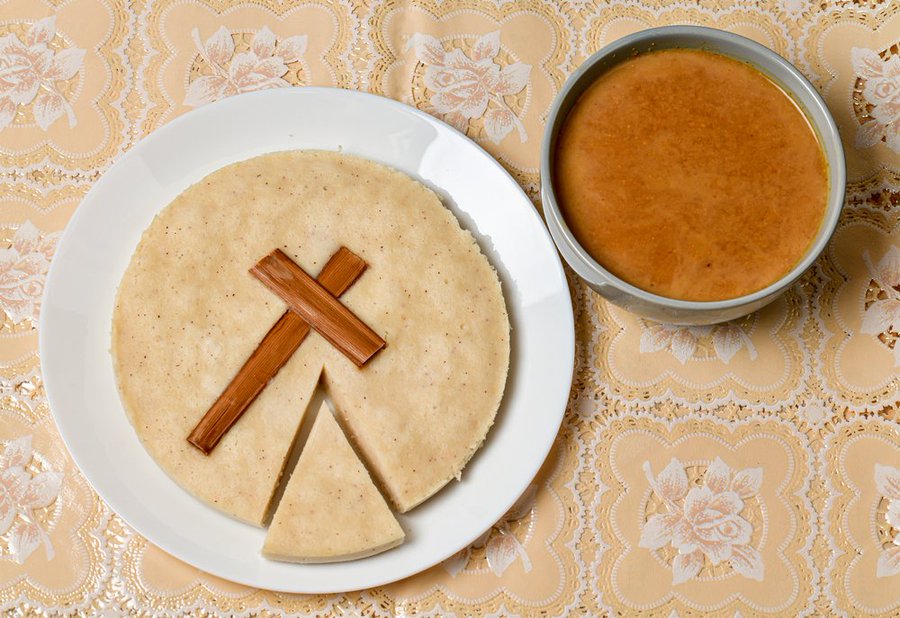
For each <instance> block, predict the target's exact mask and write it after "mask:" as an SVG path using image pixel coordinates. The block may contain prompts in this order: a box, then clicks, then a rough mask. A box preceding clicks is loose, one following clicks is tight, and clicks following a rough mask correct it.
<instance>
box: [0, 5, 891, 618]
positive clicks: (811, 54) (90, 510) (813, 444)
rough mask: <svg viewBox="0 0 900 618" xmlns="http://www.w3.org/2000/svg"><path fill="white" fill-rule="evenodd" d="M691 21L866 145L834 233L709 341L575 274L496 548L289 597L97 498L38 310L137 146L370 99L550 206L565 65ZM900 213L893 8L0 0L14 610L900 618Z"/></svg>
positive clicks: (1, 551)
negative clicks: (79, 229) (782, 284)
mask: <svg viewBox="0 0 900 618" xmlns="http://www.w3.org/2000/svg"><path fill="white" fill-rule="evenodd" d="M676 23H690V24H702V25H708V26H714V27H717V28H723V29H725V30H730V31H733V32H737V33H740V34H743V35H745V36H748V37H750V38H752V39H755V40H757V41H759V42H761V43H763V44H764V45H767V46H768V47H770V48H772V49H773V50H775V51H776V52H778V53H779V54H781V55H782V56H784V57H786V58H788V59H789V60H790V61H792V62H793V63H794V64H796V65H797V66H798V67H799V68H800V70H801V71H803V72H804V73H805V74H806V75H807V76H809V78H810V79H811V80H812V82H813V83H814V84H815V85H816V87H817V88H818V89H819V90H820V92H821V93H822V94H823V96H824V97H825V99H826V101H827V102H828V104H829V106H830V108H831V110H832V112H833V113H834V116H835V118H836V120H837V122H838V125H839V127H840V131H841V135H842V138H843V140H844V147H845V149H846V156H847V164H848V173H849V186H848V188H847V197H846V208H845V211H844V213H843V216H842V218H841V222H840V226H839V228H838V230H837V233H836V234H835V235H834V239H833V241H832V242H831V244H830V245H829V247H828V249H827V251H826V253H825V254H824V255H823V257H822V258H821V259H820V260H819V261H818V262H817V263H816V265H815V268H814V269H813V270H812V271H811V272H810V273H808V274H807V276H805V277H804V278H803V279H802V281H801V282H800V283H799V284H798V285H796V286H795V287H794V288H793V289H792V290H791V291H790V292H788V293H787V294H785V295H784V296H783V297H781V298H780V299H778V300H777V301H776V302H774V303H773V304H772V305H770V306H769V307H767V308H766V309H764V310H762V311H760V312H759V313H757V314H754V315H751V316H749V317H747V318H745V319H743V320H740V321H737V322H733V323H729V324H725V325H721V326H714V327H711V328H710V327H704V328H683V327H672V326H666V325H656V324H651V323H647V322H645V321H642V320H640V319H638V318H636V317H635V316H633V315H630V314H629V313H627V312H625V311H623V310H621V309H619V308H617V307H615V306H612V305H610V304H608V303H606V302H604V301H603V300H601V299H600V298H599V297H598V296H596V295H595V294H593V293H591V292H590V291H589V290H587V289H586V288H585V286H584V285H582V284H581V283H580V282H579V281H578V280H577V279H575V278H574V277H570V283H571V286H572V290H573V299H574V305H575V311H576V324H577V360H576V363H577V364H576V372H575V384H574V387H573V389H572V392H571V396H570V399H569V403H568V408H567V412H566V416H565V421H564V423H563V427H562V430H561V432H560V434H559V437H558V439H557V441H556V446H555V448H554V449H553V451H552V453H551V455H550V457H549V459H548V460H547V462H546V464H545V465H544V467H543V470H542V471H541V473H540V474H539V476H538V477H537V478H536V479H535V481H534V484H533V485H532V486H531V487H530V488H529V490H528V492H527V493H526V494H525V495H524V496H523V497H522V499H521V500H520V501H519V503H518V504H517V505H516V507H515V508H514V509H513V510H512V511H511V512H510V513H509V514H508V515H507V516H506V517H505V518H504V519H503V520H502V521H500V522H498V523H497V524H496V525H495V526H494V527H493V528H492V529H491V530H490V531H489V532H488V533H487V534H486V535H485V536H484V537H483V538H482V539H480V540H479V542H477V543H476V544H475V545H474V546H472V547H470V548H468V549H466V550H464V551H463V552H461V553H460V554H458V555H456V556H454V557H452V558H451V559H449V560H447V561H446V562H445V563H443V564H441V565H438V566H436V567H434V568H432V569H430V570H429V571H426V572H425V573H422V574H420V575H417V576H415V577H412V578H410V579H408V580H405V581H402V582H399V583H396V584H393V585H390V586H386V587H383V588H378V589H374V590H366V591H361V592H354V593H349V594H341V595H331V596H299V595H286V594H278V593H273V592H267V591H263V590H254V589H249V588H246V587H243V586H239V585H235V584H232V583H229V582H226V581H222V580H220V579H217V578H215V577H212V576H209V575H207V574H205V573H202V572H200V571H198V570H196V569H194V568H192V567H190V566H188V565H186V564H183V563H181V562H179V561H178V560H176V559H174V558H172V557H170V556H168V555H166V554H164V553H163V552H161V551H160V550H159V549H157V548H155V547H154V546H153V545H151V544H150V543H148V542H147V541H146V540H145V539H143V538H141V537H140V536H139V535H137V534H136V533H135V532H134V531H133V530H131V529H130V528H129V527H128V525H127V524H126V523H125V522H123V521H122V520H121V519H120V518H118V517H117V516H116V515H115V514H113V513H112V512H110V510H109V508H108V507H107V506H105V505H104V503H103V502H102V501H101V500H100V499H99V498H98V497H97V495H96V494H95V493H94V492H93V491H92V489H91V487H90V486H89V485H88V483H87V482H86V480H85V479H84V478H83V477H82V476H81V474H80V473H79V472H78V470H77V469H76V468H75V467H74V465H73V463H72V461H71V459H70V458H69V455H68V454H67V451H66V449H65V446H64V445H63V443H62V441H61V440H60V437H59V435H58V433H57V431H56V428H55V426H54V424H53V420H52V417H51V415H50V411H49V409H48V406H47V401H46V396H45V393H44V388H43V384H42V380H41V370H40V359H39V358H38V354H37V331H36V327H37V318H38V314H39V311H40V297H41V292H42V288H43V283H44V278H45V275H46V272H47V268H48V265H49V262H50V260H51V259H52V257H53V251H54V246H55V243H56V241H57V240H58V238H59V234H60V231H61V230H62V229H63V228H64V227H65V225H66V222H67V220H68V219H69V217H71V215H72V213H73V212H74V211H75V209H76V208H77V206H78V203H79V201H80V200H81V198H82V197H83V196H84V195H85V193H86V192H87V190H88V189H89V188H90V187H91V185H92V183H93V182H95V181H96V179H97V178H98V177H99V176H100V175H101V174H102V173H103V172H104V170H106V169H108V168H109V166H110V165H112V163H113V162H115V161H116V159H117V158H118V157H119V156H120V155H121V154H122V153H123V152H124V151H126V150H127V149H128V148H129V147H130V146H131V145H132V144H134V143H135V141H136V140H138V139H140V138H141V137H143V136H144V135H147V134H148V133H150V132H151V131H153V130H154V129H156V128H157V127H160V126H162V125H163V124H165V123H166V122H168V121H169V120H171V119H172V118H174V117H176V116H178V115H179V114H182V113H185V112H187V111H189V110H191V109H192V108H195V107H198V106H201V105H204V104H206V103H208V102H211V101H214V100H217V99H220V98H222V97H227V96H230V95H233V94H235V93H239V92H246V91H249V90H257V89H261V88H276V87H292V86H300V87H302V86H305V85H324V86H337V87H341V88H352V89H360V90H366V91H370V92H374V93H378V94H382V95H385V96H389V97H392V98H395V99H398V100H400V101H404V102H406V103H409V104H411V105H415V106H417V107H419V108H421V109H424V110H427V111H428V112H429V113H432V114H434V115H436V116H438V117H440V118H442V119H444V120H446V121H447V122H449V123H451V124H452V125H454V126H456V127H458V128H459V129H460V130H462V131H465V132H466V133H468V135H469V136H470V137H471V138H472V139H474V140H476V141H477V142H478V143H479V144H481V145H483V146H484V147H485V148H487V149H488V150H489V151H490V152H491V153H492V154H493V155H494V156H496V157H497V158H498V159H499V160H500V161H501V162H502V163H503V165H504V166H506V168H507V169H508V170H509V171H510V172H511V173H512V174H513V176H514V177H515V178H516V179H517V180H518V181H519V182H520V183H521V184H522V186H523V187H524V188H525V190H526V191H527V192H528V193H529V195H530V196H531V197H532V198H533V199H534V200H535V201H536V203H538V185H539V177H538V153H539V147H540V141H541V130H542V126H543V124H544V121H545V119H546V115H547V112H548V109H549V106H550V104H551V102H552V100H553V97H554V95H555V94H556V92H557V91H558V90H559V88H560V86H561V84H562V83H563V81H564V80H565V78H566V76H567V75H568V74H569V73H571V72H572V71H573V70H574V68H575V67H576V66H577V65H578V64H579V63H580V62H581V61H582V60H583V59H584V58H585V57H586V56H587V55H589V54H590V53H591V52H593V51H595V50H597V49H599V48H600V47H602V46H603V45H605V44H606V43H608V42H610V41H612V40H615V39H616V38H618V37H621V36H623V35H625V34H628V33H631V32H634V31H637V30H641V29H643V28H648V27H651V26H659V25H665V24H676ZM735 96H740V93H735ZM538 206H540V204H539V203H538ZM898 223H900V3H898V2H896V1H893V2H892V1H891V0H839V1H831V0H823V1H821V2H819V1H817V2H812V1H811V0H752V1H751V0H722V1H717V0H696V1H685V2H678V3H670V2H663V1H661V0H646V1H637V0H630V1H626V2H612V3H609V4H607V3H603V2H598V1H595V0H584V1H580V2H568V3H561V2H556V1H554V0H509V1H503V0H497V1H487V0H459V1H454V0H445V1H443V2H441V1H439V0H408V1H404V0H386V1H381V0H339V1H326V0H244V1H243V2H240V3H230V2H225V1H224V0H130V1H129V2H126V1H125V0H2V1H0V309H2V325H0V605H2V606H3V607H4V608H7V609H9V610H10V611H11V613H13V614H14V615H15V614H26V615H30V614H53V615H55V614H66V613H74V614H84V615H103V616H118V615H125V614H134V615H144V614H157V615H169V614H178V613H181V612H190V613H192V614H200V615H215V616H219V615H222V616H225V615H234V614H240V615H245V614H255V613H262V614H264V615H283V614H289V613H291V614H292V613H299V614H326V615H329V614H333V615H358V614H362V615H379V616H387V615H412V614H421V615H434V616H443V615H459V616H465V615H479V616H489V615H490V616H494V615H544V616H557V615H566V614H571V615H604V614H612V615H616V614H621V615H633V616H643V615H645V616H660V617H675V616H682V617H683V616H688V615H696V614H697V613H698V612H709V613H710V614H711V615H720V616H728V617H732V616H745V617H746V616H752V615H784V616H795V615H808V614H816V615H872V616H897V615H900V430H898V416H900V414H898V401H900V378H898V368H900V343H898V339H900V229H898Z"/></svg>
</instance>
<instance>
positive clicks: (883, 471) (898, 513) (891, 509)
mask: <svg viewBox="0 0 900 618" xmlns="http://www.w3.org/2000/svg"><path fill="white" fill-rule="evenodd" d="M875 487H876V488H877V489H878V493H879V494H881V495H882V496H884V498H885V499H886V500H887V501H888V508H887V512H886V513H885V514H884V518H885V521H886V522H887V524H888V526H890V535H891V537H892V538H891V545H889V546H888V547H887V548H885V549H884V551H883V552H882V553H881V556H879V557H878V566H877V567H876V571H875V576H876V577H890V576H891V575H896V574H898V573H900V468H893V467H891V466H883V465H881V464H875Z"/></svg>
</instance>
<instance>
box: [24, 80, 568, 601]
mask: <svg viewBox="0 0 900 618" xmlns="http://www.w3.org/2000/svg"><path fill="white" fill-rule="evenodd" d="M308 148H315V149H324V150H341V151H343V152H347V153H351V154H356V155H360V156H363V157H366V158H369V159H372V160H375V161H379V162H381V163H384V164H387V165H389V166H392V167H394V168H396V169H399V170H401V171H403V172H405V173H407V174H409V175H410V176H412V177H414V178H417V179H419V180H420V181H422V182H424V183H425V184H427V185H428V186H430V187H431V188H432V189H434V190H435V191H436V192H437V193H438V194H439V195H440V196H441V198H442V199H443V201H444V203H445V204H446V205H447V206H448V207H450V208H451V209H452V210H453V211H454V212H455V213H456V215H457V216H458V217H459V219H460V221H461V222H462V224H463V226H464V227H466V228H468V229H469V230H471V231H472V232H473V233H474V234H475V236H476V237H477V238H478V240H479V242H480V244H481V247H482V249H483V250H484V251H485V252H486V253H487V255H488V257H489V258H490V260H491V263H493V264H494V266H495V267H496V268H497V269H498V271H499V272H500V276H501V279H502V283H503V290H504V293H505V296H506V301H507V305H508V307H509V310H510V316H511V319H512V327H513V330H512V332H513V337H512V359H511V373H510V378H509V382H508V384H507V387H506V394H505V396H504V400H503V405H502V407H501V409H500V412H499V414H498V416H497V422H496V424H495V425H494V427H493V428H492V429H491V431H490V434H489V435H488V439H487V442H486V443H485V445H484V447H483V448H482V449H481V450H480V451H479V452H478V453H477V455H476V456H475V458H474V459H473V460H472V462H471V463H470V464H469V465H468V466H467V467H466V469H465V471H464V474H463V478H462V481H461V482H458V483H457V482H451V483H450V484H449V485H448V486H447V487H445V488H444V490H442V491H441V492H440V493H439V494H438V495H436V496H435V497H434V498H432V499H431V500H429V501H428V502H426V503H425V504H424V505H422V506H420V507H419V508H417V509H415V510H414V511H413V512H412V513H410V514H408V515H406V516H403V517H402V518H401V522H402V525H403V527H404V529H405V530H406V531H407V541H406V543H404V544H403V545H401V546H400V547H398V548H396V549H392V550H390V551H388V552H385V553H383V554H379V555H377V556H372V557H370V558H365V559H362V560H356V561H353V562H344V563H335V564H324V565H296V564H288V563H281V562H274V561H269V560H265V559H263V558H262V557H261V556H260V553H259V550H260V548H261V547H262V543H263V537H264V535H265V531H264V530H261V529H258V528H255V527H253V526H249V525H246V524H243V523H240V522H238V521H236V520H234V519H231V518H230V517H228V516H226V515H223V514H221V513H219V512H218V511H216V510H214V509H212V508H210V507H208V506H206V505H205V504H203V503H201V502H200V501H198V500H196V499H195V498H193V497H192V496H190V495H189V494H188V493H186V492H185V491H183V490H182V489H180V488H179V487H178V486H177V485H176V484H175V482H174V481H172V480H171V479H170V478H169V477H168V476H167V475H166V474H165V473H164V472H163V471H162V470H161V469H160V468H159V467H158V466H157V465H156V463H154V461H153V459H152V458H151V457H150V456H149V455H148V454H147V452H146V451H145V450H144V448H143V447H142V446H141V444H140V442H139V441H138V437H137V435H136V434H135V432H134V430H133V429H132V428H131V425H130V424H129V423H128V420H127V419H126V416H125V412H124V410H123V409H122V404H121V402H120V400H119V395H118V391H117V389H116V383H115V377H114V374H113V366H112V361H111V358H110V355H109V352H108V350H109V348H110V324H111V320H112V310H113V302H114V295H115V292H116V288H117V286H118V283H119V280H120V279H121V277H122V274H123V273H124V271H125V268H126V266H127V265H128V261H129V259H130V257H131V254H132V252H133V251H134V249H135V247H136V246H137V243H138V240H139V239H140V236H141V234H142V232H143V231H144V229H146V227H147V226H148V225H149V224H150V222H151V220H152V219H153V217H154V215H155V214H156V213H157V212H158V211H159V210H160V209H161V208H163V207H164V206H165V205H167V204H168V203H169V202H170V201H171V200H172V199H173V198H175V196H177V195H178V194H179V193H181V192H182V191H183V190H184V189H186V188H187V187H188V186H189V185H191V184H193V183H194V182H196V181H198V180H200V179H201V178H202V177H203V176H206V175H207V174H209V173H210V172H212V171H214V170H216V169H218V168H220V167H222V166H224V165H227V164H229V163H232V162H234V161H240V160H243V159H247V158H250V157H253V156H256V155H259V154H262V153H265V152H271V151H277V150H289V149H308ZM236 240H238V242H239V239H236ZM40 351H41V361H42V364H43V373H44V380H45V383H46V388H47V396H48V398H49V400H50V407H51V409H52V410H53V414H54V416H55V418H56V423H57V425H58V426H59V430H60V433H61V434H62V437H63V439H64V440H65V442H66V445H67V446H68V448H69V451H70V452H71V453H72V457H73V458H74V459H75V462H76V463H77V464H78V467H79V468H81V471H82V472H83V473H84V475H85V476H86V477H87V478H88V480H89V481H90V482H91V484H92V485H93V486H94V489H96V490H97V493H99V494H100V496H102V497H103V499H104V500H105V501H106V502H107V503H108V504H109V505H110V507H112V508H113V510H115V511H116V512H117V513H118V514H119V515H121V516H122V518H123V519H125V520H126V521H127V522H128V523H129V524H131V525H132V526H133V527H134V528H135V529H136V530H137V531H138V532H140V533H141V534H142V535H143V536H145V537H146V538H147V539H149V540H150V541H151V542H153V543H155V544H156V545H158V546H159V547H161V548H162V549H163V550H165V551H167V552H169V553H170V554H173V555H174V556H177V557H178V558H180V559H182V560H184V561H185V562H188V563H190V564H192V565H194V566H196V567H197V568H200V569H202V570H204V571H207V572H209V573H212V574H214V575H217V576H219V577H222V578H225V579H229V580H232V581H235V582H240V583H242V584H246V585H250V586H257V587H261V588H269V589H274V590H282V591H288V592H336V591H344V590H355V589H360V588H367V587H371V586H377V585H381V584H385V583H388V582H391V581H395V580H398V579H401V578H403V577H407V576H409V575H412V574H414V573H417V572H419V571H422V570H424V569H426V568H428V567H430V566H432V565H434V564H436V563H437V562H440V561H441V560H443V559H445V558H447V557H448V556H450V555H452V554H453V553H454V552H456V551H458V550H460V549H462V548H463V547H465V546H466V545H468V544H469V543H471V542H472V541H473V540H474V539H476V538H477V537H478V536H479V535H480V534H481V533H482V532H484V531H485V530H487V529H488V528H489V527H490V526H491V525H492V524H493V523H494V522H495V521H496V520H497V519H499V518H500V517H501V516H502V515H503V514H504V513H505V512H506V510H507V509H508V508H509V507H510V506H511V505H512V504H513V502H514V501H515V500H516V498H517V497H518V496H519V495H520V494H521V493H522V492H523V491H524V490H525V488H526V487H527V486H528V483H529V482H530V481H531V480H532V478H533V477H534V475H535V474H536V473H537V471H538V468H539V467H540V466H541V463H542V462H543V461H544V458H545V457H546V455H547V453H548V451H549V449H550V446H551V445H552V443H553V440H554V438H555V436H556V434H557V432H558V430H559V426H560V422H561V420H562V416H563V411H564V408H565V405H566V400H567V397H568V393H569V388H570V385H571V381H572V367H573V359H574V327H573V317H572V306H571V303H570V300H569V291H568V288H567V285H566V280H565V277H564V276H563V271H562V266H561V264H560V261H559V258H558V257H557V254H556V249H555V247H554V246H553V243H552V242H551V240H550V236H549V235H548V234H547V230H546V228H545V227H544V225H543V223H542V222H541V219H540V217H539V216H538V214H537V212H536V211H535V209H534V207H533V206H532V204H531V202H530V201H529V200H528V198H527V197H526V196H525V194H524V193H523V192H522V190H521V189H520V188H519V186H518V185H517V184H516V182H515V181H514V180H513V179H512V178H511V177H510V176H509V174H507V173H506V172H505V171H504V170H503V168H502V167H501V166H500V165H499V164H498V163H497V162H496V161H495V160H494V159H493V158H492V157H491V156H490V155H488V154H487V153H486V152H484V151H483V150H482V149H481V148H479V147H478V146H477V145H476V144H475V143H474V142H472V141H470V140H469V139H468V138H466V137H465V136H463V135H462V134H460V133H458V132H457V131H455V130H454V129H451V128H450V127H449V126H447V125H445V124H443V123H442V122H439V121H437V120H435V119H434V118H432V117H431V116H428V115H426V114H424V113H422V112H419V111H417V110H415V109H413V108H411V107H408V106H405V105H402V104H400V103H397V102H394V101H391V100H388V99H384V98H381V97H376V96H372V95H367V94H363V93H359V92H350V91H345V90H336V89H330V88H297V89H292V88H285V89H278V90H268V91H264V92H258V93H253V94H247V95H241V96H237V97H232V98H229V99H226V100H224V101H221V102H219V103H214V104H212V105H209V106H205V107H202V108H200V109H198V110H196V111H194V112H191V113H189V114H187V115H185V116H183V117H180V118H178V119H176V120H174V121H173V122H171V123H170V124H168V125H166V126H164V127H162V128H161V129H159V130H158V131H155V132H154V133H153V134H152V135H150V136H149V137H147V138H146V139H144V140H142V141H141V142H140V143H138V144H136V145H135V146H134V147H133V148H132V149H131V150H130V151H129V152H128V153H127V154H125V155H124V156H123V157H122V158H121V159H120V160H119V161H118V162H117V163H116V164H115V165H113V166H112V167H111V168H110V169H109V171H107V172H106V173H105V174H104V175H103V177H102V178H101V179H100V180H99V181H98V182H97V184H96V185H95V186H94V188H93V189H92V190H91V192H90V193H89V194H88V195H87V197H85V199H84V202H83V203H82V204H81V206H79V208H78V210H77V211H76V213H75V215H74V216H73V217H72V220H71V222H70V223H69V225H68V227H67V229H66V231H65V234H64V235H63V237H62V240H61V241H60V243H59V247H58V248H57V250H56V257H55V259H54V260H53V264H52V267H51V269H50V273H49V275H48V277H47V287H46V291H45V294H44V300H43V309H42V311H41V323H40ZM160 387H161V388H164V387H165V385H160Z"/></svg>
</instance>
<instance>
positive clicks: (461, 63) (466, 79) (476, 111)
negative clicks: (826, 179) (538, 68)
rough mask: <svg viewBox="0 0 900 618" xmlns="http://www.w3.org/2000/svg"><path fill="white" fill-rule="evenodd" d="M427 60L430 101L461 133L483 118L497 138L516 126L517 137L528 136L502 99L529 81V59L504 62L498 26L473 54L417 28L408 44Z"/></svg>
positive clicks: (489, 132) (493, 138) (486, 128)
mask: <svg viewBox="0 0 900 618" xmlns="http://www.w3.org/2000/svg"><path fill="white" fill-rule="evenodd" d="M409 48H412V49H413V51H414V53H415V55H416V59H417V60H418V61H419V62H421V63H422V64H424V65H425V66H426V68H425V87H426V88H427V89H428V90H430V91H431V92H432V93H433V94H432V95H431V99H430V103H431V105H432V106H433V108H434V110H433V111H434V112H435V115H438V116H439V117H440V118H441V119H442V120H444V121H445V122H447V123H448V124H451V125H453V126H454V127H456V128H457V129H459V130H460V131H462V132H463V133H465V132H466V131H467V130H468V128H469V121H471V120H474V119H476V118H482V117H483V118H484V131H485V133H486V134H487V137H488V139H490V140H491V141H492V142H494V143H495V144H499V143H500V142H501V141H503V138H505V137H506V136H507V135H508V134H509V133H510V132H511V131H512V130H513V128H515V129H516V130H517V131H518V133H519V139H520V140H521V141H522V142H523V143H524V142H526V141H527V140H528V135H527V133H526V131H525V126H524V125H523V124H522V121H521V120H520V119H519V117H518V116H517V115H516V114H515V113H514V112H513V110H512V109H510V107H509V106H508V105H507V104H506V102H505V101H504V100H503V97H505V96H510V95H515V94H518V93H519V92H521V91H522V90H523V89H524V88H525V87H526V86H527V84H528V78H529V76H530V75H531V65H528V64H524V63H521V62H514V63H511V64H508V65H506V66H505V67H502V68H501V67H500V65H498V64H497V62H496V59H497V55H498V54H499V53H500V32H499V31H496V32H491V33H489V34H486V35H484V36H483V37H481V38H480V39H478V40H477V41H476V42H475V44H474V45H473V46H472V50H471V52H470V54H469V55H466V53H465V52H463V50H462V49H459V48H454V49H451V50H450V51H446V50H445V49H444V46H443V44H441V42H440V41H438V40H437V39H436V38H435V37H433V36H431V35H429V34H421V33H416V34H414V35H413V36H412V37H411V38H410V39H409V43H408V44H407V49H409Z"/></svg>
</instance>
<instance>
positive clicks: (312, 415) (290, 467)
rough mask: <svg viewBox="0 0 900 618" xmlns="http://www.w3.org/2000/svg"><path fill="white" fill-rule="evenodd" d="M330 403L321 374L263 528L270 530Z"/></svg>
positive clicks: (272, 498) (287, 458) (290, 450)
mask: <svg viewBox="0 0 900 618" xmlns="http://www.w3.org/2000/svg"><path fill="white" fill-rule="evenodd" d="M330 403H331V401H330V400H329V399H328V392H327V391H325V390H324V389H323V388H322V379H321V372H320V374H319V381H318V382H317V383H316V386H315V388H314V390H313V392H312V394H311V395H310V396H309V403H307V404H306V409H305V410H304V411H303V418H302V419H301V420H300V424H299V425H298V426H297V431H296V432H295V434H294V441H293V442H292V443H291V448H290V449H289V450H288V453H287V455H286V456H285V458H284V465H283V466H282V468H281V474H280V475H279V477H278V483H277V484H276V485H275V489H274V490H273V491H272V497H271V499H270V500H269V506H268V507H267V508H266V517H265V520H264V521H263V527H265V528H268V527H269V526H270V525H271V524H272V517H274V516H275V511H276V510H277V509H278V505H279V504H281V499H282V498H283V497H284V491H285V489H287V485H288V482H290V480H291V475H292V474H293V473H294V470H296V469H297V462H298V461H300V454H301V453H302V452H303V447H304V446H306V441H307V440H308V439H309V433H310V431H312V427H313V425H314V424H315V422H316V417H317V416H318V414H319V410H320V409H321V408H322V406H323V405H326V404H330Z"/></svg>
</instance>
